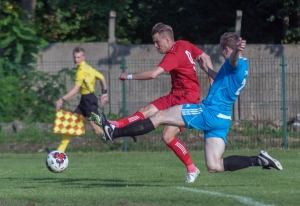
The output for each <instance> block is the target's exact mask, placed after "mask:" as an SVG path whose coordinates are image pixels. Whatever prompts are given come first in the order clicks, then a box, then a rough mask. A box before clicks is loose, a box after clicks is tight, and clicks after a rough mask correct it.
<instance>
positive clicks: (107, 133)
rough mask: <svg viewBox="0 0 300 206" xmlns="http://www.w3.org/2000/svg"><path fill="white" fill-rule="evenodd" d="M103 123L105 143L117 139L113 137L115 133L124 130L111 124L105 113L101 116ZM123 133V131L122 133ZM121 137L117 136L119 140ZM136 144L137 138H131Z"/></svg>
mask: <svg viewBox="0 0 300 206" xmlns="http://www.w3.org/2000/svg"><path fill="white" fill-rule="evenodd" d="M100 118H101V123H102V128H103V132H104V137H103V138H104V139H105V141H106V140H111V141H112V140H113V139H115V138H114V136H113V133H114V131H115V130H119V133H120V130H122V128H116V126H115V125H113V124H111V123H109V121H108V120H107V119H106V117H105V115H104V113H103V112H102V114H101V117H100ZM121 133H122V131H121ZM124 136H125V135H124ZM118 137H120V136H117V137H116V138H118ZM130 137H131V138H132V139H133V141H134V142H136V137H135V136H130Z"/></svg>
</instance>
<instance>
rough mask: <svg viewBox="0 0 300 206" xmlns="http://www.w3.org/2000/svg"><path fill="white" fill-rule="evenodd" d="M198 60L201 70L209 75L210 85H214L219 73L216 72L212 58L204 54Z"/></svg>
mask: <svg viewBox="0 0 300 206" xmlns="http://www.w3.org/2000/svg"><path fill="white" fill-rule="evenodd" d="M196 60H197V62H198V63H199V66H200V68H201V69H202V70H203V71H204V72H205V73H206V74H208V77H209V82H210V85H212V83H213V81H214V79H215V78H216V76H217V72H215V71H214V68H213V64H212V62H211V59H210V56H209V55H207V54H206V53H204V52H203V53H202V54H201V55H199V56H197V58H196Z"/></svg>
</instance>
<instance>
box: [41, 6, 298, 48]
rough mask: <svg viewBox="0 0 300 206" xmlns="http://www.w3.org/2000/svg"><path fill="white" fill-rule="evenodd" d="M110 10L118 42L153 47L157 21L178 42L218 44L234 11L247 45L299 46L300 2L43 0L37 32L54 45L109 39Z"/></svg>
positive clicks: (232, 23)
mask: <svg viewBox="0 0 300 206" xmlns="http://www.w3.org/2000/svg"><path fill="white" fill-rule="evenodd" d="M110 10H114V11H116V13H117V18H116V38H117V43H119V44H140V43H152V39H151V35H150V34H151V29H152V27H153V26H154V24H156V23H158V22H163V23H166V24H169V25H171V26H172V27H173V29H174V32H175V37H176V39H187V40H190V41H192V42H194V43H197V44H216V43H218V41H219V36H220V35H221V34H222V33H224V32H226V31H234V29H235V17H236V10H242V11H243V20H242V35H243V36H244V37H245V38H246V39H247V41H248V42H249V43H297V42H298V40H297V39H298V38H299V32H298V31H299V27H300V25H299V0H262V1H261V0H254V1H238V0H227V1H226V2H224V1H219V0H211V1H204V0H189V1H180V0H154V1H153V0H142V1H141V0H103V1H97V0H87V1H80V0H64V1H60V0H42V1H38V4H37V10H36V20H37V21H36V23H37V28H38V30H39V31H40V33H39V34H40V35H41V36H42V37H43V38H45V39H47V40H48V41H50V42H58V41H65V42H66V41H67V42H76V41H85V42H89V41H107V39H108V36H107V34H108V19H109V11H110ZM286 17H288V20H289V21H288V24H287V25H286V26H287V28H284V27H283V21H286Z"/></svg>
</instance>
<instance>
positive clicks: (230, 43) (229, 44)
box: [219, 32, 239, 59]
mask: <svg viewBox="0 0 300 206" xmlns="http://www.w3.org/2000/svg"><path fill="white" fill-rule="evenodd" d="M238 39H239V36H238V34H237V33H236V32H226V33H224V34H223V35H222V36H221V37H220V44H219V49H220V51H221V53H222V56H223V57H224V58H225V59H227V58H229V56H230V54H231V53H232V51H233V50H234V48H235V46H236V42H237V40H238Z"/></svg>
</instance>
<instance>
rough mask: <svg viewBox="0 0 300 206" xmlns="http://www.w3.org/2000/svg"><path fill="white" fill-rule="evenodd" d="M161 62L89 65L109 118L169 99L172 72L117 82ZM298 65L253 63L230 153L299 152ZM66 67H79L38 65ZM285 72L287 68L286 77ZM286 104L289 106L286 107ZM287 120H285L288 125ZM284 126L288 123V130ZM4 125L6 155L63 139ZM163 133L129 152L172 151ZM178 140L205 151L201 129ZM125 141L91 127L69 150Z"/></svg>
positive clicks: (290, 61)
mask: <svg viewBox="0 0 300 206" xmlns="http://www.w3.org/2000/svg"><path fill="white" fill-rule="evenodd" d="M283 60H284V62H285V63H284V65H283V63H282V61H283ZM159 61H160V60H156V59H154V60H134V59H125V61H124V63H123V65H122V62H118V63H112V64H102V63H101V65H99V63H97V62H88V61H87V62H88V63H89V64H90V65H92V66H93V67H94V68H95V69H97V70H99V71H101V72H102V73H103V74H104V76H105V77H106V80H107V83H108V85H109V98H110V102H109V104H107V105H106V106H104V107H102V108H101V110H102V111H103V112H105V113H106V114H107V116H108V117H111V118H117V117H122V115H123V111H124V110H125V111H126V112H127V114H132V113H134V112H135V111H137V110H138V109H139V108H140V107H142V106H146V105H147V104H149V103H150V102H151V101H152V100H154V99H156V98H158V97H160V96H163V95H166V94H167V93H168V92H169V91H170V86H171V83H170V76H169V74H167V73H166V74H163V75H160V76H159V77H158V78H156V79H154V80H147V81H126V82H125V84H123V83H122V82H120V81H119V79H118V78H119V76H120V74H121V72H122V70H121V69H122V67H123V69H126V72H127V73H136V72H140V71H145V70H149V69H152V68H153V67H154V66H156V65H157V63H158V62H159ZM220 66H221V65H217V64H216V65H214V67H215V70H218V69H219V68H220ZM299 67H300V59H299V58H295V57H279V58H253V59H249V68H250V69H249V79H248V82H247V84H246V86H245V88H244V91H243V92H242V94H241V96H240V98H239V100H238V101H237V102H236V103H235V107H236V109H235V113H237V114H234V120H233V121H232V126H231V130H230V132H229V134H228V137H227V139H228V143H227V149H242V148H247V149H251V148H257V149H262V148H263V149H271V148H274V149H276V148H277V149H282V148H285V146H286V148H289V149H292V148H300V95H299V92H300V90H299V87H300V68H299ZM62 68H74V65H73V63H72V62H61V63H59V62H53V64H51V63H47V64H44V65H39V67H38V69H39V70H40V71H44V72H48V73H53V74H55V73H57V72H58V71H59V70H60V69H62ZM282 69H284V73H283V72H282V71H283V70H282ZM197 75H198V79H199V82H200V86H201V99H203V98H205V96H206V94H207V91H208V89H209V84H208V80H207V75H206V74H204V72H202V71H200V69H199V68H197ZM283 80H285V81H283ZM283 82H284V84H283ZM66 85H67V88H68V89H71V88H72V87H73V80H71V79H70V78H69V79H68V80H67V81H66ZM124 85H125V88H124ZM100 88H101V87H100V84H97V86H96V90H97V91H96V95H100V93H101V92H100V91H101V89H100ZM124 89H125V90H124ZM124 91H126V95H125V96H126V102H124V101H123V100H124V95H123V92H124ZM283 91H284V93H285V99H284V97H283ZM78 102H79V96H78V95H77V96H75V97H74V98H72V99H71V100H70V101H69V104H68V105H65V107H64V109H67V110H71V111H72V110H74V109H75V107H76V106H77V104H78ZM283 103H284V105H285V107H286V108H283ZM53 104H54V103H53ZM53 107H54V105H53ZM283 110H285V116H283V114H284V112H283ZM297 117H298V118H299V119H298V118H297ZM285 119H286V122H284V120H285ZM298 121H299V122H298ZM16 124H19V126H18V125H17V126H16ZM20 124H21V126H20ZM284 125H286V131H285V128H284ZM0 126H1V134H0V148H1V151H2V152H9V151H16V152H18V151H20V152H21V151H33V152H34V151H43V148H45V147H51V146H54V147H56V146H57V144H58V143H59V141H60V136H58V135H54V134H52V132H51V129H52V124H51V123H49V124H40V123H36V125H32V124H31V125H25V124H24V123H23V124H22V123H20V122H17V123H16V121H15V122H14V123H2V124H1V125H0ZM87 127H88V125H87ZM16 128H17V129H16ZM161 132H162V128H161V127H159V128H158V129H157V130H156V131H155V132H152V133H150V134H147V135H144V136H140V137H138V142H137V143H133V142H132V141H131V139H130V138H128V141H126V143H128V145H127V146H126V147H127V148H128V150H141V151H144V150H156V151H163V150H168V148H167V147H166V146H165V145H164V143H163V142H162V140H161ZM36 134H38V137H37V138H31V136H36ZM178 138H179V139H181V140H182V141H183V142H184V143H185V144H186V146H187V148H188V149H190V150H194V149H197V150H199V149H200V150H201V149H203V133H202V132H201V131H196V130H185V131H184V132H182V133H180V134H179V135H178ZM285 138H286V139H285ZM285 140H286V142H285ZM123 141H124V139H120V140H118V141H115V142H114V143H113V144H111V143H105V142H103V141H102V140H101V138H100V137H97V136H96V135H95V134H93V132H92V130H91V129H89V128H87V132H86V134H85V135H84V136H83V137H74V138H73V139H72V141H71V143H70V146H69V148H68V150H69V151H71V150H84V151H85V150H89V151H91V150H92V151H108V150H114V149H116V150H122V149H124V144H123ZM284 143H286V144H284Z"/></svg>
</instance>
